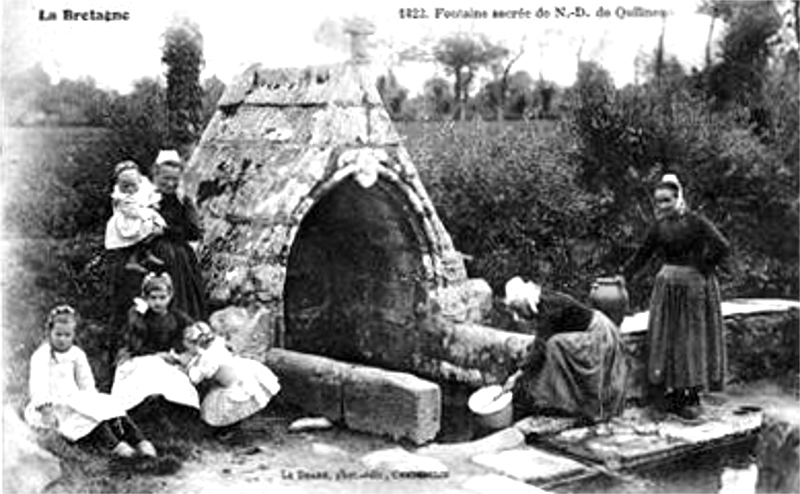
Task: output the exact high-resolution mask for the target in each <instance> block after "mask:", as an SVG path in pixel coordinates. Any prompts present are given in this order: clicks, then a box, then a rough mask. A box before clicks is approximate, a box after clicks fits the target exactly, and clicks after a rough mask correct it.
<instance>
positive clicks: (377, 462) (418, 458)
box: [361, 447, 449, 478]
mask: <svg viewBox="0 0 800 494" xmlns="http://www.w3.org/2000/svg"><path fill="white" fill-rule="evenodd" d="M361 463H362V464H363V465H364V466H365V467H367V468H368V469H370V470H385V471H388V472H389V473H394V472H411V473H423V472H424V473H429V474H434V475H437V474H438V476H439V477H440V478H441V477H443V476H446V475H447V473H448V472H449V469H448V468H447V466H446V465H445V464H444V463H442V461H441V460H437V459H436V458H431V457H429V456H423V455H419V454H415V453H411V452H409V451H406V450H405V449H403V448H399V447H397V448H390V449H382V450H379V451H373V452H371V453H368V454H366V455H364V456H363V457H362V458H361Z"/></svg>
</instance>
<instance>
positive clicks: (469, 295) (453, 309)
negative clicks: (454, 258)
mask: <svg viewBox="0 0 800 494" xmlns="http://www.w3.org/2000/svg"><path fill="white" fill-rule="evenodd" d="M458 260H459V261H460V257H459V259H458ZM462 264H463V262H462ZM434 297H435V299H436V301H437V302H438V303H439V307H440V309H441V315H442V317H444V318H445V319H448V320H450V321H453V322H459V323H462V322H467V323H480V322H481V321H483V320H484V318H485V317H486V316H487V315H488V314H489V312H490V311H491V310H492V288H491V287H490V286H489V284H488V283H487V282H486V281H485V280H483V279H480V278H471V279H468V280H464V281H463V282H461V283H457V284H454V285H450V286H448V287H446V288H441V289H439V290H438V291H437V292H436V293H435V295H434Z"/></svg>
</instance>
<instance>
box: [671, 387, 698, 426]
mask: <svg viewBox="0 0 800 494" xmlns="http://www.w3.org/2000/svg"><path fill="white" fill-rule="evenodd" d="M682 391H683V399H682V400H681V404H680V407H679V408H678V410H677V411H676V412H675V414H676V415H677V416H678V417H680V418H682V419H684V420H688V421H692V422H694V421H697V420H699V419H700V416H701V415H702V414H703V409H702V407H701V406H700V394H699V393H698V392H697V389H694V388H691V389H685V390H682Z"/></svg>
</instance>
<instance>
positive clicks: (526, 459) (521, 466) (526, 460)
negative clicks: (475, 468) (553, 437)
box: [472, 446, 595, 484]
mask: <svg viewBox="0 0 800 494" xmlns="http://www.w3.org/2000/svg"><path fill="white" fill-rule="evenodd" d="M472 461H473V462H474V463H477V464H479V465H482V466H485V467H487V468H490V469H492V470H495V471H497V472H499V473H501V474H503V475H506V476H508V477H511V478H514V479H517V480H521V481H523V482H528V483H533V484H549V483H554V482H567V481H571V480H574V479H578V478H583V477H586V476H588V475H592V474H594V473H595V472H594V471H593V470H592V468H590V467H588V466H587V465H583V464H581V463H579V462H577V461H574V460H571V459H569V458H565V457H563V456H558V455H555V454H552V453H548V452H546V451H542V450H540V449H537V448H534V447H532V446H524V447H522V448H516V449H510V450H506V451H501V452H499V453H490V454H482V455H478V456H475V457H473V458H472Z"/></svg>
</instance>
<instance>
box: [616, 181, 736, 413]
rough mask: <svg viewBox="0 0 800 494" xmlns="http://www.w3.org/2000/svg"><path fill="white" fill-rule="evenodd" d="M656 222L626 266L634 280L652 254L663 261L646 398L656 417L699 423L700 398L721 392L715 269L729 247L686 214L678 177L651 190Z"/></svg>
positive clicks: (722, 373)
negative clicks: (705, 393)
mask: <svg viewBox="0 0 800 494" xmlns="http://www.w3.org/2000/svg"><path fill="white" fill-rule="evenodd" d="M654 198H655V203H656V221H655V223H654V224H653V225H652V226H651V228H650V230H649V232H648V233H647V237H646V238H645V240H644V243H643V244H642V246H641V247H640V248H639V250H638V251H637V252H636V254H635V255H634V256H633V257H632V258H631V259H630V260H629V261H628V262H627V263H626V265H625V267H624V268H623V272H624V274H625V276H626V278H630V277H632V276H634V275H635V274H636V273H637V272H638V271H639V270H640V269H641V268H642V267H643V266H644V264H645V263H646V262H647V261H648V260H649V259H650V257H652V256H653V255H655V254H659V255H660V256H661V258H662V259H663V265H662V266H661V269H660V271H659V272H658V274H657V275H656V279H655V284H654V287H653V293H652V296H651V298H650V320H649V323H648V334H649V351H648V363H647V380H648V386H649V389H648V394H649V395H650V400H651V404H652V405H653V413H654V416H655V418H663V415H664V413H665V412H673V413H676V414H677V415H679V416H681V417H683V418H686V419H695V418H698V417H699V416H700V414H701V413H702V409H701V408H700V396H699V394H698V393H699V391H701V390H702V389H707V390H711V391H717V390H721V389H722V388H723V387H724V385H725V366H726V355H725V338H724V335H723V324H722V311H721V308H720V293H719V285H718V283H717V278H716V276H715V274H714V272H715V269H716V267H717V266H718V265H719V264H720V262H722V260H723V259H724V258H725V257H726V256H727V255H728V253H729V251H730V245H729V244H728V241H727V240H726V239H725V238H724V237H723V236H722V234H721V233H720V232H719V230H717V228H716V227H715V226H714V225H713V224H712V223H711V222H710V221H709V220H708V219H706V218H704V217H703V216H701V215H700V214H697V213H694V212H692V211H689V210H688V208H687V206H686V203H685V201H684V199H683V188H682V186H681V183H680V181H679V180H678V177H677V176H675V175H673V174H667V175H664V177H663V178H662V179H661V181H660V182H659V183H658V184H657V185H656V187H655V191H654Z"/></svg>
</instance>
